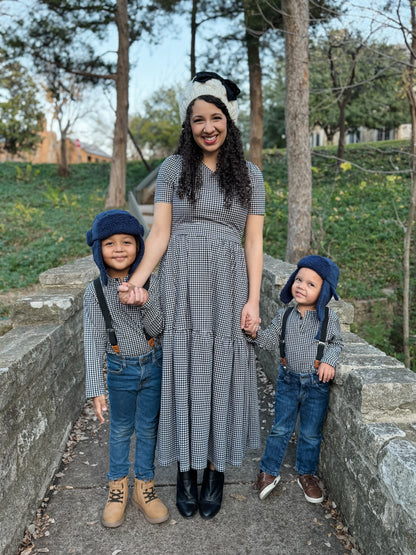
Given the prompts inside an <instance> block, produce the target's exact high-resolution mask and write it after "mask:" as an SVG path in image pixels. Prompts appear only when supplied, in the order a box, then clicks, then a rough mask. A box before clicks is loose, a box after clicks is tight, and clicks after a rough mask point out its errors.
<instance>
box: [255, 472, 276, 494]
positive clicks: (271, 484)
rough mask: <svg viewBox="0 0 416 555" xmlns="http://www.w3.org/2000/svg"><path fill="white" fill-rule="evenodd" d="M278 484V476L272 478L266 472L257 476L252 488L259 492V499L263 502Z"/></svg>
mask: <svg viewBox="0 0 416 555" xmlns="http://www.w3.org/2000/svg"><path fill="white" fill-rule="evenodd" d="M279 482H280V476H272V475H271V474H267V472H263V471H262V472H260V474H259V475H258V476H257V480H256V481H255V482H254V485H253V488H254V489H258V490H259V497H260V499H262V500H263V499H266V497H267V496H268V495H269V494H270V493H271V492H272V491H273V490H274V488H275V487H276V486H277V484H278V483H279Z"/></svg>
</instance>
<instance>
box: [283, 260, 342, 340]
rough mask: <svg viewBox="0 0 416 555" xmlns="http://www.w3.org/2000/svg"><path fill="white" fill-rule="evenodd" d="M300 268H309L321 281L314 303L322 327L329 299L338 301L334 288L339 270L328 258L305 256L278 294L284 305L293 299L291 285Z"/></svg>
mask: <svg viewBox="0 0 416 555" xmlns="http://www.w3.org/2000/svg"><path fill="white" fill-rule="evenodd" d="M301 268H310V269H311V270H314V271H315V272H316V273H317V274H318V275H319V276H321V278H322V279H323V283H322V288H321V293H320V295H319V298H318V302H317V303H316V314H317V316H318V320H319V322H320V324H321V325H322V322H323V321H324V318H325V307H326V305H327V304H328V303H329V301H330V300H331V297H334V299H335V300H338V295H337V292H336V288H337V284H338V277H339V268H338V266H337V265H336V264H335V262H332V260H330V259H329V258H324V257H323V256H318V255H317V254H311V255H309V256H305V257H304V258H302V259H301V260H299V262H298V266H297V268H296V270H295V271H294V272H293V274H292V275H291V276H290V278H289V279H288V281H287V283H286V285H285V286H284V287H283V289H282V291H281V293H280V300H281V301H282V302H283V303H285V304H287V303H289V302H290V301H291V300H292V299H293V295H292V285H293V282H294V281H295V277H296V274H297V273H298V272H299V270H300V269H301ZM320 331H321V330H320V328H319V332H318V333H319V334H320Z"/></svg>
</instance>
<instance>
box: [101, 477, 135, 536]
mask: <svg viewBox="0 0 416 555" xmlns="http://www.w3.org/2000/svg"><path fill="white" fill-rule="evenodd" d="M108 485H109V488H110V491H109V492H108V499H107V503H106V505H105V507H104V512H103V518H102V524H103V526H105V527H106V528H117V526H120V525H121V524H122V523H123V520H124V512H125V510H126V505H127V499H128V496H129V482H128V477H127V476H125V477H124V478H120V479H119V480H114V481H113V482H109V483H108Z"/></svg>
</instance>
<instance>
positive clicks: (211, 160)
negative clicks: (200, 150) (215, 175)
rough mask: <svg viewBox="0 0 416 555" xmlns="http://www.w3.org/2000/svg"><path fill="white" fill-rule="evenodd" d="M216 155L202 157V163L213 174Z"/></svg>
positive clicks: (215, 165)
mask: <svg viewBox="0 0 416 555" xmlns="http://www.w3.org/2000/svg"><path fill="white" fill-rule="evenodd" d="M217 161H218V155H217V154H215V155H212V156H206V155H205V156H203V158H202V163H203V164H205V165H206V167H207V168H209V169H210V170H211V171H213V172H215V171H216V169H217Z"/></svg>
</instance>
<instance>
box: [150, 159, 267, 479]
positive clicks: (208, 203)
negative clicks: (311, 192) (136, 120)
mask: <svg viewBox="0 0 416 555" xmlns="http://www.w3.org/2000/svg"><path fill="white" fill-rule="evenodd" d="M247 164H248V169H249V175H250V179H251V183H252V187H253V194H252V201H251V204H250V207H249V209H248V210H247V209H246V208H243V207H242V206H241V204H240V203H239V202H238V201H237V200H234V201H233V203H232V205H231V207H230V208H229V209H227V208H226V207H225V206H224V202H223V193H222V191H221V190H220V188H219V185H218V178H217V176H216V174H215V173H214V172H212V171H211V170H210V169H209V168H207V167H206V166H205V165H203V166H202V173H203V186H202V188H201V191H200V192H199V196H198V199H197V202H196V203H195V205H194V206H192V205H190V203H189V202H188V201H187V199H186V198H185V199H179V197H178V196H177V195H176V193H175V190H176V187H177V182H178V178H179V175H180V170H181V157H180V156H178V155H175V156H170V157H169V158H167V159H166V160H165V162H164V163H163V165H162V167H161V169H160V172H159V176H158V180H157V186H156V195H155V202H166V203H171V204H172V232H171V238H170V242H169V246H168V248H167V251H166V253H165V254H164V256H163V258H162V260H161V264H160V268H159V273H158V277H159V279H160V294H161V306H162V310H163V313H164V316H165V332H164V336H163V377H162V398H161V412H160V420H159V434H158V455H159V462H160V464H161V465H163V466H167V465H169V464H171V463H173V462H176V461H179V462H180V468H181V471H186V470H188V469H189V468H190V467H192V468H195V469H203V468H205V467H206V466H207V461H208V460H209V461H211V462H212V463H213V464H214V466H215V468H216V469H217V470H218V471H220V472H223V471H224V470H225V466H226V464H227V463H228V464H231V465H234V466H240V465H241V464H242V459H243V456H244V453H245V450H246V449H247V448H257V447H258V446H259V444H260V433H259V414H258V400H257V379H256V365H255V354H254V349H253V346H252V345H251V344H249V343H248V342H247V340H246V338H245V334H244V333H243V332H242V331H241V329H240V318H241V311H242V309H243V306H244V304H245V303H246V302H247V298H248V280H247V268H246V262H245V257H244V250H243V247H242V236H243V233H244V228H245V223H246V218H247V214H248V213H249V214H259V215H262V214H264V202H265V201H264V184H263V178H262V175H261V172H260V170H259V169H258V168H257V167H256V166H255V165H254V164H251V163H249V162H247Z"/></svg>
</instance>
